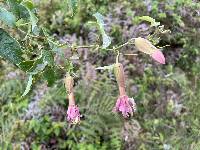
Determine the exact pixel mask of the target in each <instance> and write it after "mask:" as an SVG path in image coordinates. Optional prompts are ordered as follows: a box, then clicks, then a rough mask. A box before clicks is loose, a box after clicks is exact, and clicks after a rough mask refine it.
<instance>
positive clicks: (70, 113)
mask: <svg viewBox="0 0 200 150" xmlns="http://www.w3.org/2000/svg"><path fill="white" fill-rule="evenodd" d="M73 85H74V80H73V78H72V77H71V76H67V77H66V78H65V87H66V89H67V92H68V99H69V106H68V110H67V120H68V121H69V122H70V123H72V124H77V123H80V118H81V115H80V111H79V108H78V106H77V105H76V104H75V98H74V92H73Z"/></svg>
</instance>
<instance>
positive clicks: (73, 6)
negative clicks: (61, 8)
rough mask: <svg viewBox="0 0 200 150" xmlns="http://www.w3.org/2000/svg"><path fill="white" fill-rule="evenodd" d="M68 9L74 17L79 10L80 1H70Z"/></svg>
mask: <svg viewBox="0 0 200 150" xmlns="http://www.w3.org/2000/svg"><path fill="white" fill-rule="evenodd" d="M68 7H69V9H70V11H71V14H72V15H71V16H74V14H75V13H76V11H77V8H78V0H68Z"/></svg>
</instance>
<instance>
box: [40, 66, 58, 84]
mask: <svg viewBox="0 0 200 150" xmlns="http://www.w3.org/2000/svg"><path fill="white" fill-rule="evenodd" d="M43 76H44V78H45V80H46V81H47V83H48V86H52V85H53V84H54V82H55V80H56V73H55V71H54V70H53V68H51V67H47V68H45V71H44V72H43Z"/></svg>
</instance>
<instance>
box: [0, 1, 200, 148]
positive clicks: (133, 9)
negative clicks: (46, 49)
mask: <svg viewBox="0 0 200 150" xmlns="http://www.w3.org/2000/svg"><path fill="white" fill-rule="evenodd" d="M35 5H36V8H37V13H38V17H39V19H40V20H39V22H40V24H42V25H43V26H45V27H46V28H47V29H48V30H49V32H50V33H51V34H52V35H54V37H55V38H56V39H58V40H59V41H61V42H65V43H66V42H68V43H76V44H77V45H82V44H86V45H87V44H91V43H93V42H95V41H98V36H97V31H96V29H93V28H92V27H90V24H89V23H88V21H91V20H93V21H94V20H95V19H94V18H93V17H92V14H94V13H95V12H97V11H98V12H100V13H101V14H102V15H103V16H105V22H106V26H105V29H106V32H107V33H108V34H109V35H110V36H111V37H112V44H113V45H115V44H122V43H124V42H126V41H127V40H128V39H130V38H133V37H146V36H147V35H148V34H151V33H152V29H150V28H149V24H148V23H147V22H141V21H139V19H138V18H139V17H140V16H150V17H152V18H154V19H156V21H158V22H160V23H161V25H164V26H165V29H169V30H171V33H170V34H164V35H162V36H161V39H160V41H159V43H157V45H156V46H165V45H169V46H167V47H165V48H163V53H164V55H165V57H166V65H159V64H157V63H156V62H154V61H153V60H152V59H151V58H150V57H148V56H146V55H144V54H141V53H138V54H139V55H138V56H121V57H120V61H121V62H122V63H123V65H124V66H125V73H126V77H127V87H126V90H127V93H128V95H129V96H130V97H133V98H134V99H135V101H136V103H137V113H136V114H135V115H134V116H133V117H132V118H131V119H129V120H124V119H123V118H121V117H119V116H118V115H115V114H113V113H112V112H111V111H112V108H113V107H114V105H115V100H116V99H117V97H118V89H117V83H116V81H115V78H114V75H113V72H110V71H96V70H95V67H98V66H104V65H109V64H112V63H114V61H115V54H112V53H110V52H105V51H102V52H98V53H96V52H93V51H91V50H90V49H79V50H78V55H79V56H80V59H79V60H76V61H75V62H74V64H75V65H76V66H77V67H78V70H79V71H78V72H77V74H78V77H77V79H76V87H75V94H76V101H77V104H78V105H79V106H80V110H81V114H83V118H82V122H81V124H80V125H77V126H70V125H69V124H68V123H67V122H66V119H65V117H66V116H65V115H66V110H67V105H68V103H67V100H66V92H65V89H64V85H63V83H62V82H63V81H62V79H61V80H58V81H57V82H56V83H55V84H54V85H53V86H52V87H48V86H47V83H46V82H44V81H43V80H41V81H39V82H37V83H35V84H34V86H33V90H32V91H31V92H30V93H29V95H28V96H26V97H25V98H21V95H22V93H23V91H24V90H25V87H26V83H27V77H26V74H25V73H23V72H22V71H20V70H19V69H17V68H16V67H15V66H13V65H12V64H10V63H9V62H6V61H4V60H2V59H1V60H0V70H1V71H0V111H1V112H0V144H1V147H0V149H2V150H7V149H8V150H10V149H11V150H12V149H16V150H18V149H20V148H22V149H33V150H40V149H42V150H46V149H48V150H49V149H73V150H99V149H100V150H107V149H109V150H110V149H111V150H112V149H113V150H115V149H125V150H135V149H137V150H160V149H161V150H163V149H164V150H199V149H200V126H199V124H200V109H199V108H200V98H199V97H200V80H199V79H200V42H199V39H200V3H199V2H198V0H196V1H195V0H157V1H156V0H144V1H141V0H130V1H123V0H83V1H79V4H78V9H77V12H76V14H75V15H74V16H73V17H71V16H70V13H68V11H63V10H65V9H66V7H65V5H64V4H63V3H62V1H59V0H40V1H39V0H35ZM38 42H40V41H38ZM36 44H37V43H36ZM122 50H123V51H125V52H130V53H133V52H134V50H135V48H134V47H131V46H128V47H126V48H124V49H122ZM65 52H66V56H68V50H67V49H66V50H65ZM57 61H58V62H59V60H57ZM59 63H60V62H59Z"/></svg>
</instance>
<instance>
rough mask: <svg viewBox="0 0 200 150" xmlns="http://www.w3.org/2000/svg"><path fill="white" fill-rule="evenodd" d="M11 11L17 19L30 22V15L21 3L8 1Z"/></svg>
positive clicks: (14, 0) (12, 0) (13, 0)
mask: <svg viewBox="0 0 200 150" xmlns="http://www.w3.org/2000/svg"><path fill="white" fill-rule="evenodd" d="M7 1H8V4H9V6H10V10H11V11H12V12H13V13H14V14H15V16H16V18H17V19H24V20H29V17H30V16H29V13H28V10H27V9H26V7H24V6H23V5H21V4H20V1H16V0H7Z"/></svg>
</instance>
